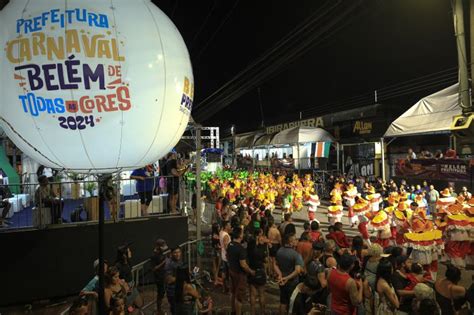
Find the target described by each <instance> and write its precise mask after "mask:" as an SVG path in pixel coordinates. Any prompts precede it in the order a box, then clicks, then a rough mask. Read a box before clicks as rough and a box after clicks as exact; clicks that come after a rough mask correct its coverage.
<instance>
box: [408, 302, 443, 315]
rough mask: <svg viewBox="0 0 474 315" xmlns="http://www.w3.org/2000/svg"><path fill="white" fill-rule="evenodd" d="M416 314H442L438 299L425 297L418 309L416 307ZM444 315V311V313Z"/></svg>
mask: <svg viewBox="0 0 474 315" xmlns="http://www.w3.org/2000/svg"><path fill="white" fill-rule="evenodd" d="M415 314H416V315H426V314H433V315H441V313H440V310H439V306H438V304H436V301H435V300H433V299H424V300H422V301H421V302H420V304H419V306H418V309H415ZM443 315H444V313H443Z"/></svg>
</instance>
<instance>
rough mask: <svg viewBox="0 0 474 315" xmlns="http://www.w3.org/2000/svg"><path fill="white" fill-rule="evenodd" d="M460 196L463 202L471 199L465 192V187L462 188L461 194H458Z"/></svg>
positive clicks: (468, 193)
mask: <svg viewBox="0 0 474 315" xmlns="http://www.w3.org/2000/svg"><path fill="white" fill-rule="evenodd" d="M459 195H460V196H462V197H463V198H464V200H470V199H471V198H472V194H471V193H470V192H468V191H467V187H466V186H462V189H461V192H460V193H459Z"/></svg>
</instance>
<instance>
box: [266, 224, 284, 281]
mask: <svg viewBox="0 0 474 315" xmlns="http://www.w3.org/2000/svg"><path fill="white" fill-rule="evenodd" d="M274 222H275V220H274V218H273V217H270V218H268V233H267V238H268V241H269V246H270V247H269V249H268V254H269V255H268V256H269V258H270V261H269V268H268V270H269V271H270V273H269V276H270V277H271V278H272V279H273V278H274V277H275V275H274V269H273V266H274V265H275V257H276V254H277V252H278V249H280V245H281V234H280V232H279V231H278V229H277V227H276V226H275V223H274Z"/></svg>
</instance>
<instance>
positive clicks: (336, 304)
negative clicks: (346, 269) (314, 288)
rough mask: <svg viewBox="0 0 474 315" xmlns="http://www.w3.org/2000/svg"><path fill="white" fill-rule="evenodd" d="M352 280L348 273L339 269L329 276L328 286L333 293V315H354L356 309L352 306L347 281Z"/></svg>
mask: <svg viewBox="0 0 474 315" xmlns="http://www.w3.org/2000/svg"><path fill="white" fill-rule="evenodd" d="M350 278H351V276H349V274H347V273H341V272H339V271H338V270H337V269H336V270H332V271H331V273H330V274H329V278H328V285H329V290H330V291H331V311H332V313H331V314H334V315H354V314H355V310H356V308H355V307H354V306H353V305H352V302H351V297H350V295H349V291H348V290H347V289H346V284H347V281H348V280H349V279H350Z"/></svg>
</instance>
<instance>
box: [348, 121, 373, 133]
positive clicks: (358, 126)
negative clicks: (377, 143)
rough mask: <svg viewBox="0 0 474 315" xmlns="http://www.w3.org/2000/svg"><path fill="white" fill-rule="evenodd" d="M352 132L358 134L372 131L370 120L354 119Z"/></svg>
mask: <svg viewBox="0 0 474 315" xmlns="http://www.w3.org/2000/svg"><path fill="white" fill-rule="evenodd" d="M352 133H354V134H359V135H367V134H370V133H372V122H371V121H362V120H356V121H354V127H353V128H352Z"/></svg>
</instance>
